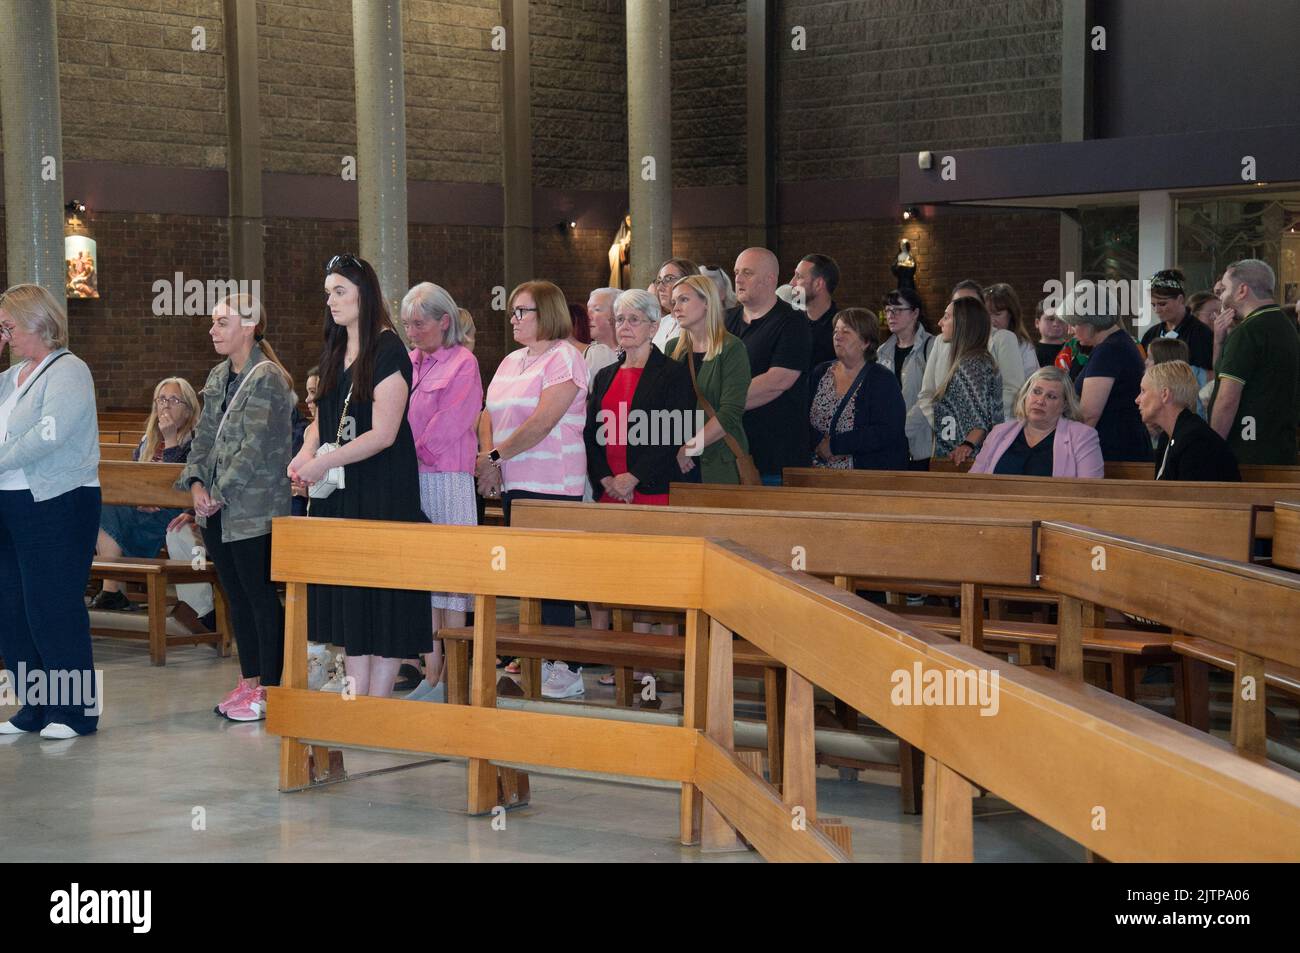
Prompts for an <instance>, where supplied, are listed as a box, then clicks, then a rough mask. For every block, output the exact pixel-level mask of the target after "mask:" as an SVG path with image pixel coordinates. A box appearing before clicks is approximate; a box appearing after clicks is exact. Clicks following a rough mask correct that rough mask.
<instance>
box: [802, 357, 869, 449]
mask: <svg viewBox="0 0 1300 953" xmlns="http://www.w3.org/2000/svg"><path fill="white" fill-rule="evenodd" d="M853 392H854V389H853V388H852V387H850V390H849V392H848V393H847V394H846V395H845V396H846V397H848V403H847V404H845V405H844V413H842V414H840V419H839V421H838V422H837V423H836V424H835V432H836V433H850V432H851V431H852V430H853V424H854V413H855V408H854V404H856V403H857V402H856V401H855V400H854V399H853ZM839 405H840V397H839V395H838V394H836V393H835V366H834V365H831V367H830V368H829V369H828V370H827V371H826V373H825V374H823V375H822V379H821V383H820V384H818V385H817V393H815V394H813V401H812V410H811V411H809V414H808V419H809V421H810V422H811V423H812V425H813V427H815V428H816V429H817V431H818V432H819V433H826V434H828V433H830V429H831V419H832V418H833V417H834V416H835V408H836V407H838V406H839ZM812 462H813V466H815V467H827V468H829V469H833V470H852V469H853V455H852V454H842V455H840V456H832V457H831V458H830V459H829V460H823V459H822V458H821V456H819V455H818V453H817V451H816V450H815V449H814V450H813V455H812Z"/></svg>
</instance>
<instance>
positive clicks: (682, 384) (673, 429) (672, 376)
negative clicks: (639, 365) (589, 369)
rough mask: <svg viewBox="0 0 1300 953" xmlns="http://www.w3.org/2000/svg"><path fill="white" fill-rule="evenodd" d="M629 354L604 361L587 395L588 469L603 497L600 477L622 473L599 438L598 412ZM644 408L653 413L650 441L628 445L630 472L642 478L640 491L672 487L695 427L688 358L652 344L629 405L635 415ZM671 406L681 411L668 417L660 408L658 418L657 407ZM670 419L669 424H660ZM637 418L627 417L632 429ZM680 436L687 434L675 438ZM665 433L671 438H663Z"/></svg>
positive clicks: (650, 415)
mask: <svg viewBox="0 0 1300 953" xmlns="http://www.w3.org/2000/svg"><path fill="white" fill-rule="evenodd" d="M626 358H627V355H626V354H620V355H619V358H618V363H617V364H610V365H609V366H608V367H602V368H601V369H600V370H599V371H598V372H597V374H596V379H595V381H593V382H592V385H591V394H590V396H589V397H588V398H587V426H586V427H585V428H584V430H583V439H584V441H585V442H586V444H587V475H588V476H589V477H590V478H591V490H592V494H593V495H594V496H595V498H596V499H598V500H599V499H600V496H601V494H602V493H603V492H604V489H603V488H602V486H601V482H600V481H601V480H602V479H603V478H605V477H607V476H616V474H615V473H614V472H613V471H612V470H611V469H610V466H609V460H608V459H607V458H606V456H605V446H604V444H602V443H601V442H600V441H599V440H597V437H598V435H599V434H600V430H601V427H600V424H599V422H598V420H597V415H598V414H599V413H600V409H601V407H600V403H601V401H602V400H604V399H605V394H606V393H608V392H609V388H610V385H612V384H613V383H614V375H615V374H617V373H618V372H619V370H621V369H622V367H623V362H624V360H626ZM638 410H639V411H642V412H643V413H645V414H646V415H647V416H646V417H645V418H644V419H645V420H646V421H647V425H646V426H645V432H646V434H647V437H648V441H649V442H648V443H647V444H639V443H638V444H631V445H629V446H628V448H627V467H628V472H630V473H631V474H632V475H633V476H635V477H636V478H637V480H639V481H640V482H639V483H638V484H637V487H636V489H637V492H638V493H646V494H662V493H667V492H668V484H669V483H671V482H672V481H674V480H677V481H678V482H680V481H681V479H682V471H681V469H680V468H679V467H678V466H677V451H678V449H680V447H681V445H682V443H684V442H685V441H686V440H689V439H690V438H691V437H692V436H694V433H695V429H694V423H695V390H694V388H692V387H691V372H690V370H689V369H688V368H687V366H686V363H685V362H684V361H673V360H669V359H668V358H667V357H665V356H664V354H663V352H662V351H660V350H659V348H657V347H654V346H651V348H650V356H649V358H647V359H646V363H645V369H644V370H643V371H642V372H641V379H640V380H639V381H638V382H637V385H636V392H635V393H633V395H632V405H631V407H629V408H628V413H629V418H630V417H631V413H632V412H633V411H638ZM665 410H667V411H676V413H673V414H671V415H669V416H668V417H667V418H664V416H663V415H662V414H660V415H659V418H658V419H656V417H655V416H654V414H653V412H654V411H665ZM664 419H666V420H667V423H668V426H667V427H661V426H659V423H660V422H661V421H663V420H664ZM634 422H635V421H634V420H633V419H629V421H628V423H627V429H628V432H629V434H631V432H632V431H633V427H634ZM609 426H611V427H612V426H616V423H615V422H610V423H609ZM663 431H667V432H666V433H665V432H663ZM676 437H680V438H682V439H680V440H676V441H675V442H674V440H673V438H676ZM659 438H665V439H663V440H662V441H660V440H659Z"/></svg>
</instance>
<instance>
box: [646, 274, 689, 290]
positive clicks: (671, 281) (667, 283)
mask: <svg viewBox="0 0 1300 953" xmlns="http://www.w3.org/2000/svg"><path fill="white" fill-rule="evenodd" d="M685 277H686V276H685V275H669V276H668V277H667V278H656V279H655V280H654V286H655V287H656V288H664V287H669V288H671V287H672V286H673V285H675V284H677V282H679V281H681V280H682V279H683V278H685Z"/></svg>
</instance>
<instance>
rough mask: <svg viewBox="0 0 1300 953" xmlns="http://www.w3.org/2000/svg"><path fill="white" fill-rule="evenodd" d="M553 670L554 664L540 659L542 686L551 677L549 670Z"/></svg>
mask: <svg viewBox="0 0 1300 953" xmlns="http://www.w3.org/2000/svg"><path fill="white" fill-rule="evenodd" d="M553 668H555V663H554V662H548V661H546V659H542V684H543V685H545V684H546V683H547V681H549V680H550V677H551V669H553Z"/></svg>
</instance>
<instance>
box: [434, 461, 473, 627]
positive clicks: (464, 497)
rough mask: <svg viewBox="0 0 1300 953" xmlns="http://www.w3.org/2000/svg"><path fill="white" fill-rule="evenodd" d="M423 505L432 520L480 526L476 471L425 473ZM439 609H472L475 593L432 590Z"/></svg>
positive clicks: (445, 523)
mask: <svg viewBox="0 0 1300 953" xmlns="http://www.w3.org/2000/svg"><path fill="white" fill-rule="evenodd" d="M420 509H422V510H424V515H425V516H427V517H429V522H430V523H435V524H437V525H439V526H477V525H478V504H477V501H476V500H475V499H474V475H473V474H471V473H421V474H420ZM429 601H430V602H431V603H432V605H433V608H435V609H447V610H449V611H451V612H469V611H470V610H472V609H473V608H474V597H473V596H471V595H469V594H468V593H463V592H434V593H430V599H429Z"/></svg>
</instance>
